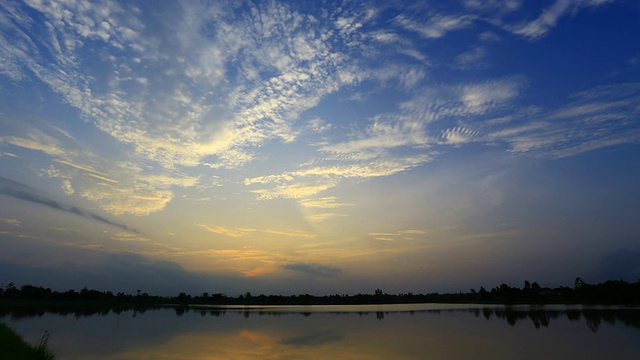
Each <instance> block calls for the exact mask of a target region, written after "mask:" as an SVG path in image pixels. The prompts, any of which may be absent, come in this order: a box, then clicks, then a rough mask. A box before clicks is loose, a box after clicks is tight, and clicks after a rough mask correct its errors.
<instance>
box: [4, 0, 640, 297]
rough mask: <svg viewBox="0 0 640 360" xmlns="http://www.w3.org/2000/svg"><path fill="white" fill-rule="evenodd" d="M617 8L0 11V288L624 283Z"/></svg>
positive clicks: (623, 59) (635, 242) (632, 108)
mask: <svg viewBox="0 0 640 360" xmlns="http://www.w3.org/2000/svg"><path fill="white" fill-rule="evenodd" d="M639 18H640V3H639V2H637V1H634V0H626V1H625V0H617V1H615V0H540V1H525V0H486V1H479V0H459V1H350V0H344V1H338V0H336V1H256V0H254V1H235V0H232V1H224V0H213V1H206V2H200V1H195V0H194V1H178V2H169V1H162V2H156V1H91V2H86V1H82V0H65V1H62V0H59V1H48V0H24V1H15V0H5V1H2V2H0V250H1V251H0V285H6V284H7V283H9V282H11V281H13V282H15V283H16V284H18V285H21V284H33V285H38V286H44V287H51V288H52V289H55V290H68V289H71V288H73V289H80V288H82V287H84V286H87V287H89V288H94V289H98V290H103V291H106V290H111V291H124V292H130V293H132V292H135V291H136V290H138V289H140V290H142V291H143V292H148V293H153V294H168V295H175V294H177V293H178V292H182V291H186V292H189V293H193V294H199V293H202V292H205V291H206V292H208V293H225V294H228V295H238V294H244V293H245V292H247V291H249V292H251V293H254V294H259V293H264V294H285V295H288V294H301V293H310V294H316V295H325V294H336V293H338V294H355V293H359V292H362V293H373V291H374V290H375V289H377V288H380V289H382V290H383V291H384V292H388V293H404V292H414V293H429V292H449V291H452V292H458V291H468V289H470V288H475V289H478V288H479V287H480V286H484V287H485V288H491V287H494V286H498V285H500V284H501V283H507V284H509V285H511V286H518V287H521V286H522V284H523V282H524V280H529V281H532V282H533V281H538V282H539V283H541V284H543V285H548V286H558V285H572V284H573V281H574V279H575V278H576V277H578V276H579V277H582V278H583V279H584V280H585V281H586V282H599V281H604V280H608V279H623V280H627V281H636V280H638V279H639V278H640V222H639V221H638V214H640V202H639V201H638V199H640V161H639V160H640V146H639V145H640V41H638V39H640V25H638V19H639Z"/></svg>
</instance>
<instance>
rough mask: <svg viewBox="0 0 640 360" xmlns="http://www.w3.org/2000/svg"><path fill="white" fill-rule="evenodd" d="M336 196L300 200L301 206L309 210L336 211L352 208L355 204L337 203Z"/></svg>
mask: <svg viewBox="0 0 640 360" xmlns="http://www.w3.org/2000/svg"><path fill="white" fill-rule="evenodd" d="M337 200H338V198H337V197H335V196H327V197H322V198H317V199H303V200H300V205H301V206H303V207H307V208H320V209H335V208H339V207H343V206H352V205H353V204H343V203H340V202H338V201H337Z"/></svg>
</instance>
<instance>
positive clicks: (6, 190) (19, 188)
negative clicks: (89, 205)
mask: <svg viewBox="0 0 640 360" xmlns="http://www.w3.org/2000/svg"><path fill="white" fill-rule="evenodd" d="M0 194H3V195H6V196H10V197H12V198H15V199H19V200H24V201H28V202H31V203H34V204H38V205H41V206H45V207H48V208H51V209H55V210H60V211H64V212H66V213H69V214H72V215H76V216H79V217H83V218H86V219H89V220H93V221H97V222H100V223H102V224H106V225H110V226H114V227H118V228H121V229H123V230H125V231H129V232H134V233H138V231H137V230H135V229H133V228H130V227H129V226H127V225H124V224H121V223H117V222H114V221H112V220H109V219H107V218H104V217H102V216H100V215H98V214H95V213H93V212H90V211H86V210H84V209H81V208H79V207H77V206H74V205H68V204H64V203H61V202H59V201H56V200H53V199H50V198H48V197H46V196H44V195H40V194H38V193H37V190H35V189H33V188H31V187H28V186H26V185H23V184H20V183H17V182H15V181H12V180H9V179H5V178H0Z"/></svg>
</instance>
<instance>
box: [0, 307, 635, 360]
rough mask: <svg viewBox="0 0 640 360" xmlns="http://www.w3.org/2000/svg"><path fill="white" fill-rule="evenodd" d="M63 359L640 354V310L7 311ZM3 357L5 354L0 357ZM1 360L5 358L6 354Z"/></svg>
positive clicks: (15, 324) (12, 321) (6, 318)
mask: <svg viewBox="0 0 640 360" xmlns="http://www.w3.org/2000/svg"><path fill="white" fill-rule="evenodd" d="M0 321H1V322H4V323H6V324H7V325H9V326H10V327H12V328H13V329H15V330H16V331H17V332H18V333H19V334H21V335H22V336H23V337H24V338H25V339H26V340H27V341H29V342H30V343H32V344H37V343H38V341H39V339H40V338H41V337H42V335H43V333H44V332H45V331H48V332H49V333H50V338H49V345H50V347H51V348H52V349H53V351H54V352H55V353H56V355H57V359H59V360H66V359H69V360H73V359H78V360H80V359H82V360H91V359H95V360H98V359H99V360H107V359H109V360H116V359H118V360H125V359H127V360H129V359H154V360H157V359H165V360H169V359H171V360H182V359H638V358H639V356H640V355H639V354H640V309H638V308H619V307H617V308H613V307H582V306H559V305H553V306H552V305H547V306H544V307H540V306H528V305H519V306H502V305H490V306H486V305H447V304H415V305H362V306H297V307H296V306H287V307H279V306H269V307H255V306H254V307H200V308H161V309H156V310H147V311H143V312H140V311H124V312H120V313H115V312H113V311H108V312H102V313H96V314H92V313H69V314H59V313H58V314H53V313H41V314H38V315H34V314H27V313H22V314H16V313H14V314H6V313H5V314H4V315H0ZM0 355H1V354H0ZM0 357H1V356H0Z"/></svg>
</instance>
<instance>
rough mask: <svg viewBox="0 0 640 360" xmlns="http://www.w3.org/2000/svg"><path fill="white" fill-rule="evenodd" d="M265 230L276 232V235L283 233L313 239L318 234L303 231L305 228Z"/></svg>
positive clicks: (269, 232) (270, 232) (271, 232)
mask: <svg viewBox="0 0 640 360" xmlns="http://www.w3.org/2000/svg"><path fill="white" fill-rule="evenodd" d="M264 232H265V233H268V234H274V235H283V236H289V237H301V238H308V239H313V238H316V237H317V236H318V235H316V234H311V233H308V232H306V231H303V230H294V229H289V230H272V229H267V230H265V231H264Z"/></svg>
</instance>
